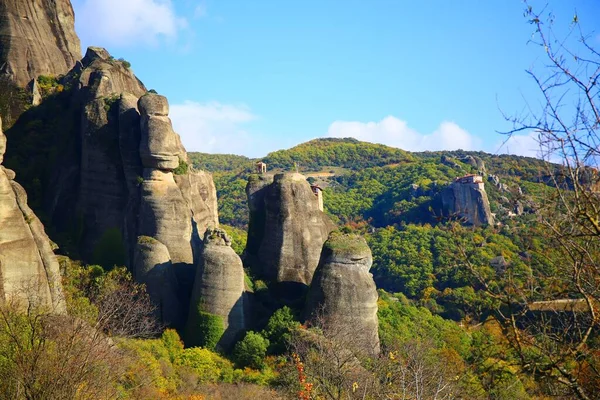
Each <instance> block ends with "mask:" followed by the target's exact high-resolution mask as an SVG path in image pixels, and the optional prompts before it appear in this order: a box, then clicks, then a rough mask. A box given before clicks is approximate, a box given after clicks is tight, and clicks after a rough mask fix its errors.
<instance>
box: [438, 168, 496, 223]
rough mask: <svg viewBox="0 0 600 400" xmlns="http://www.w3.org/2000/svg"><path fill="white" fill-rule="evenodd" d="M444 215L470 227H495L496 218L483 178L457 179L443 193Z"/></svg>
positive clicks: (472, 176)
mask: <svg viewBox="0 0 600 400" xmlns="http://www.w3.org/2000/svg"><path fill="white" fill-rule="evenodd" d="M442 205H443V208H444V213H445V214H446V215H448V216H451V217H459V218H461V219H463V220H464V222H465V223H467V224H470V225H476V226H479V225H493V224H494V217H493V215H492V212H491V210H490V202H489V200H488V197H487V193H486V192H485V187H484V184H483V180H482V178H481V176H478V175H467V176H465V177H462V178H457V179H456V180H455V181H454V182H452V183H451V184H450V185H449V186H448V187H447V188H446V189H444V190H443V191H442Z"/></svg>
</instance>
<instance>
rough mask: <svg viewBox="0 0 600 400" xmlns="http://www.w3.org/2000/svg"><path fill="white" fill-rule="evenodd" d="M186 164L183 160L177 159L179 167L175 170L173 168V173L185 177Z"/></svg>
mask: <svg viewBox="0 0 600 400" xmlns="http://www.w3.org/2000/svg"><path fill="white" fill-rule="evenodd" d="M188 168H189V166H188V163H186V162H185V161H184V160H182V159H181V158H180V159H179V165H178V166H177V168H175V169H174V170H173V173H174V174H175V175H185V174H187V172H188Z"/></svg>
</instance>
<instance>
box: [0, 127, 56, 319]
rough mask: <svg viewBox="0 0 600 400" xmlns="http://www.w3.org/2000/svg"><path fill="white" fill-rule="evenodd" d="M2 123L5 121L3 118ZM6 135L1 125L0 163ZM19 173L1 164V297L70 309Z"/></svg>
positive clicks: (54, 263)
mask: <svg viewBox="0 0 600 400" xmlns="http://www.w3.org/2000/svg"><path fill="white" fill-rule="evenodd" d="M0 126H1V121H0ZM5 150H6V137H5V136H4V134H3V133H2V131H1V129H0V164H2V161H3V158H4V152H5ZM14 178H15V173H14V172H13V171H11V170H9V169H6V168H4V167H2V166H1V165H0V301H16V302H17V303H18V304H19V305H20V306H22V307H25V306H27V304H32V303H33V304H35V305H36V306H43V307H50V308H51V309H52V310H53V311H54V312H56V313H64V312H66V306H65V301H64V297H63V293H62V286H61V282H60V274H59V265H58V261H57V260H56V257H55V255H54V253H53V251H52V245H51V242H50V239H48V236H46V233H45V232H44V227H43V226H42V223H41V222H40V221H39V219H38V218H37V217H36V216H35V214H34V213H33V212H32V211H31V209H30V208H29V207H28V206H27V195H26V194H25V191H24V190H23V188H22V187H21V186H20V185H19V184H18V183H16V182H15V181H14Z"/></svg>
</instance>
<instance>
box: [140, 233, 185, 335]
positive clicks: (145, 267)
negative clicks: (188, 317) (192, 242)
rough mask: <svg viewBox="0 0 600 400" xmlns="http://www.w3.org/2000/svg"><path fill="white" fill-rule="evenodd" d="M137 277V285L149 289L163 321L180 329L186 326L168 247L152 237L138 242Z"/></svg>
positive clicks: (143, 238) (142, 238)
mask: <svg viewBox="0 0 600 400" xmlns="http://www.w3.org/2000/svg"><path fill="white" fill-rule="evenodd" d="M134 277H135V279H136V281H137V282H140V283H143V284H145V285H146V290H147V291H148V294H149V295H150V299H151V300H152V302H153V303H154V304H155V305H156V307H157V314H158V317H159V318H160V320H161V321H163V322H164V323H166V324H168V325H171V326H179V325H180V324H181V323H182V322H183V315H181V312H182V308H181V305H180V303H179V299H178V297H177V278H176V277H175V271H174V270H173V264H172V263H171V256H170V255H169V250H168V249H167V247H166V246H165V245H164V244H162V243H160V242H159V241H158V240H156V239H154V238H151V237H149V236H140V237H139V238H138V240H137V245H136V249H135V256H134Z"/></svg>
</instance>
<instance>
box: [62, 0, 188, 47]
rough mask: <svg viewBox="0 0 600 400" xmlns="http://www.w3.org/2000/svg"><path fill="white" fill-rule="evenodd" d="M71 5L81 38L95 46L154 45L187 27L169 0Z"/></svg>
mask: <svg viewBox="0 0 600 400" xmlns="http://www.w3.org/2000/svg"><path fill="white" fill-rule="evenodd" d="M73 5H74V7H75V12H76V24H77V31H78V33H79V34H80V36H81V37H82V40H83V41H84V42H85V43H91V44H94V45H97V46H120V47H123V46H131V45H139V44H143V45H156V44H158V43H160V42H161V41H163V40H169V41H173V40H175V39H176V38H177V36H178V34H179V33H180V31H181V30H182V29H185V28H186V27H187V21H186V19H185V18H183V17H180V16H178V15H177V13H176V11H175V8H174V6H173V2H172V1H171V0H79V1H78V2H74V3H73Z"/></svg>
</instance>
